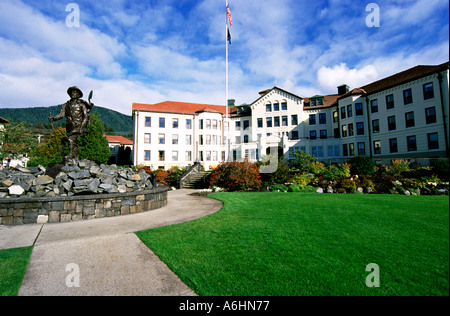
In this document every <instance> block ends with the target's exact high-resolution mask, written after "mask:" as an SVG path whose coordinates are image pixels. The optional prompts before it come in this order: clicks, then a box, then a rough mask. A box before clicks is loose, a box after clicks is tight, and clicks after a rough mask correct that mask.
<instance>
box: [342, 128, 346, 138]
mask: <svg viewBox="0 0 450 316" xmlns="http://www.w3.org/2000/svg"><path fill="white" fill-rule="evenodd" d="M342 137H347V125H342Z"/></svg>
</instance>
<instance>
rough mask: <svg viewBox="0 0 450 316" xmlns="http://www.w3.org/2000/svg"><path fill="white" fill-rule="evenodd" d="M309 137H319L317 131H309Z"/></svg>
mask: <svg viewBox="0 0 450 316" xmlns="http://www.w3.org/2000/svg"><path fill="white" fill-rule="evenodd" d="M309 139H317V132H316V131H309Z"/></svg>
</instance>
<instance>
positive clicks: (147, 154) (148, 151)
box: [144, 150, 151, 161]
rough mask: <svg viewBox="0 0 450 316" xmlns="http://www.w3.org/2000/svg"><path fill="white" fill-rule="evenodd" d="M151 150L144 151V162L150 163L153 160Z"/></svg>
mask: <svg viewBox="0 0 450 316" xmlns="http://www.w3.org/2000/svg"><path fill="white" fill-rule="evenodd" d="M150 158H151V155H150V150H144V160H145V161H150V160H151V159H150Z"/></svg>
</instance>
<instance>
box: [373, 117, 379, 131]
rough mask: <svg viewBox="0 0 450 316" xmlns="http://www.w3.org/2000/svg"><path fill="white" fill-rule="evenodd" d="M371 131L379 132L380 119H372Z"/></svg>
mask: <svg viewBox="0 0 450 316" xmlns="http://www.w3.org/2000/svg"><path fill="white" fill-rule="evenodd" d="M372 131H373V133H379V132H380V120H378V119H376V120H373V121H372Z"/></svg>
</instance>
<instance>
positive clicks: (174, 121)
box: [172, 119, 178, 128]
mask: <svg viewBox="0 0 450 316" xmlns="http://www.w3.org/2000/svg"><path fill="white" fill-rule="evenodd" d="M172 128H178V119H173V120H172Z"/></svg>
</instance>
